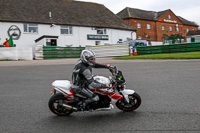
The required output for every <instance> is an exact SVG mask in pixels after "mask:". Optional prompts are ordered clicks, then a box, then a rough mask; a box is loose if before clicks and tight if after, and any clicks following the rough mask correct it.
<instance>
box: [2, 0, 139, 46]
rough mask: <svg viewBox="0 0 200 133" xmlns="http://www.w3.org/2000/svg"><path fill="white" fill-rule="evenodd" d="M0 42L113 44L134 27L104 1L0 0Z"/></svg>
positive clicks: (131, 33) (129, 34) (132, 35)
mask: <svg viewBox="0 0 200 133" xmlns="http://www.w3.org/2000/svg"><path fill="white" fill-rule="evenodd" d="M1 1H2V2H1V3H0V9H3V10H1V13H0V45H2V44H3V42H4V41H5V39H6V38H10V37H11V36H12V38H13V42H14V44H16V47H32V48H33V49H34V47H35V46H36V45H44V46H72V47H77V46H86V45H91V46H95V45H104V44H116V43H118V42H123V41H126V40H127V38H132V39H136V30H135V29H134V28H132V27H131V26H129V25H128V24H126V23H125V22H123V20H121V19H120V18H119V17H117V16H116V15H115V14H114V13H112V12H111V11H110V10H108V9H107V8H106V7H105V6H104V5H101V4H96V3H89V2H79V1H73V0H59V1H57V0H42V1H39V0H14V1H13V0H1Z"/></svg>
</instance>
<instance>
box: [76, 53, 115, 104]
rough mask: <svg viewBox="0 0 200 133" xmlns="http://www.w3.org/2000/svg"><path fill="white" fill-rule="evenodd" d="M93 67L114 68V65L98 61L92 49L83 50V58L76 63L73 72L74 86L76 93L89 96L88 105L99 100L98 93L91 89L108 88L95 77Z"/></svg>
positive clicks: (86, 101)
mask: <svg viewBox="0 0 200 133" xmlns="http://www.w3.org/2000/svg"><path fill="white" fill-rule="evenodd" d="M92 68H108V69H112V68H113V66H111V65H110V64H107V65H104V64H98V63H96V57H95V54H94V52H93V51H91V50H83V51H82V52H81V58H80V60H79V61H78V62H77V64H76V65H75V67H74V70H73V73H72V88H73V90H74V92H75V93H78V94H81V95H83V96H85V97H87V99H86V100H85V103H86V105H88V104H90V103H92V102H97V101H98V100H99V97H98V95H96V94H94V93H93V92H92V91H91V90H89V89H94V88H95V89H103V88H107V85H106V84H102V83H99V82H97V81H95V80H94V79H93V76H92ZM87 88H88V89H87Z"/></svg>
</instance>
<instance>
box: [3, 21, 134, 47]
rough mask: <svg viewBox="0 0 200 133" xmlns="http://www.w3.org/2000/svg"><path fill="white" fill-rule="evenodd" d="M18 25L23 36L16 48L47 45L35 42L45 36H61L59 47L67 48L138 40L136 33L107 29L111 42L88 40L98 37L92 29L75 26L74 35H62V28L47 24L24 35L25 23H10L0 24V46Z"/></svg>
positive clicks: (43, 41) (39, 25)
mask: <svg viewBox="0 0 200 133" xmlns="http://www.w3.org/2000/svg"><path fill="white" fill-rule="evenodd" d="M12 25H16V26H17V27H18V28H19V29H20V30H21V36H20V38H19V40H13V42H14V44H16V47H23V48H24V47H32V48H33V49H35V46H36V45H38V44H45V41H46V40H44V39H43V40H41V42H40V41H39V42H38V43H35V40H36V39H38V38H39V37H41V36H43V35H52V36H59V37H58V39H57V45H58V46H66V45H68V46H69V45H71V46H73V47H77V46H80V45H81V46H86V45H90V46H95V41H100V44H101V45H104V44H116V43H117V41H119V39H122V40H123V41H126V39H127V38H131V34H132V37H133V39H136V32H133V33H132V31H125V30H117V29H107V35H108V36H109V40H87V35H88V34H93V35H97V31H96V30H93V29H92V27H77V26H73V27H72V28H73V34H72V35H62V34H61V33H60V26H59V25H56V26H53V27H50V25H47V24H38V33H24V27H23V23H8V22H0V45H2V44H3V42H4V41H5V38H9V37H8V33H7V32H8V29H9V28H10V27H11V26H12Z"/></svg>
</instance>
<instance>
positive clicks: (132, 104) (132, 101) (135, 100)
mask: <svg viewBox="0 0 200 133" xmlns="http://www.w3.org/2000/svg"><path fill="white" fill-rule="evenodd" d="M128 98H129V103H127V102H126V101H125V99H124V98H123V99H120V100H118V101H117V102H116V106H117V107H118V108H119V109H121V110H123V111H133V110H136V109H137V108H138V107H139V106H140V104H141V97H140V96H139V95H138V94H137V93H136V92H135V93H133V94H131V95H129V96H128Z"/></svg>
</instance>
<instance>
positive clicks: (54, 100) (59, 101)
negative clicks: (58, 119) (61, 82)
mask: <svg viewBox="0 0 200 133" xmlns="http://www.w3.org/2000/svg"><path fill="white" fill-rule="evenodd" d="M67 103H68V99H66V98H65V97H64V96H63V94H61V93H57V94H55V95H53V96H52V97H51V98H50V99H49V109H50V110H51V112H53V113H54V114H56V115H59V116H67V115H70V114H71V113H73V111H72V110H70V109H66V108H65V107H64V106H63V104H67Z"/></svg>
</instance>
